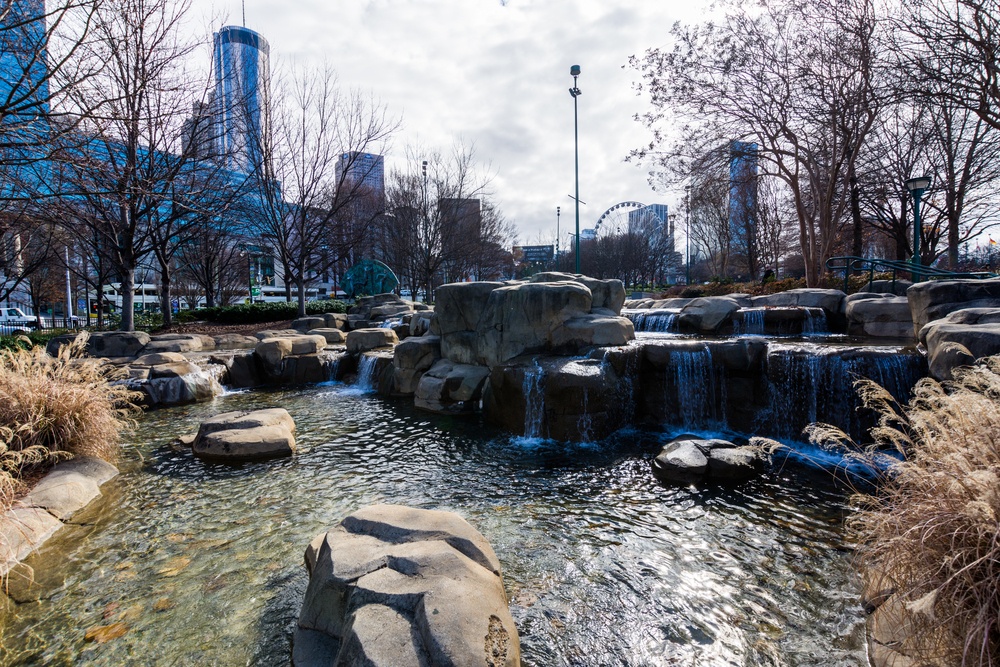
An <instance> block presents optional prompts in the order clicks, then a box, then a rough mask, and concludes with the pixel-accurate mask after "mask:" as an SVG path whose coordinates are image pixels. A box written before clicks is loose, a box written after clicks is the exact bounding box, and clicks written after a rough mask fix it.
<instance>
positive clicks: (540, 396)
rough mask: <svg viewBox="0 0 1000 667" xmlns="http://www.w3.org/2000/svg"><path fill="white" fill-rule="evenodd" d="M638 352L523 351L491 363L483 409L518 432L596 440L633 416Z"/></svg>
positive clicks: (499, 422) (531, 435) (540, 435)
mask: <svg viewBox="0 0 1000 667" xmlns="http://www.w3.org/2000/svg"><path fill="white" fill-rule="evenodd" d="M639 354H640V353H639V350H638V349H624V350H620V351H618V352H617V353H614V352H609V353H608V357H609V358H604V357H603V356H602V357H601V358H588V359H580V358H567V357H543V356H540V357H528V356H525V357H519V358H517V359H514V360H512V361H511V362H509V363H506V364H501V365H498V366H494V367H493V368H492V369H491V372H490V380H489V384H488V386H487V388H486V390H485V392H484V394H483V413H484V415H485V416H486V418H487V420H489V421H490V422H492V423H494V424H497V425H499V426H501V427H503V428H504V429H505V430H507V431H510V432H511V433H515V434H517V435H524V436H527V437H537V438H552V439H555V440H569V441H575V442H581V441H594V440H599V439H601V438H603V437H605V436H607V435H609V434H610V433H612V432H613V431H615V430H617V429H618V428H621V427H622V426H624V425H625V424H627V423H631V421H632V420H633V418H634V415H635V397H634V396H633V384H632V378H631V375H630V374H635V373H636V372H637V364H638V358H639ZM611 357H613V358H611Z"/></svg>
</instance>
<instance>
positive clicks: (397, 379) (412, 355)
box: [392, 336, 441, 396]
mask: <svg viewBox="0 0 1000 667" xmlns="http://www.w3.org/2000/svg"><path fill="white" fill-rule="evenodd" d="M440 358H441V337H440V336H418V337H415V338H413V337H411V338H407V339H406V340H404V341H403V342H402V343H400V344H399V345H397V346H396V349H395V351H394V354H393V359H392V366H393V389H392V393H393V394H394V395H397V396H409V395H412V394H413V393H414V392H416V390H417V385H418V384H419V383H420V378H421V377H423V375H424V373H425V372H427V371H428V370H429V369H430V368H431V366H433V365H434V363H435V362H436V361H437V360H438V359H440Z"/></svg>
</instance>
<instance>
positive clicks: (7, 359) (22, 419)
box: [0, 339, 139, 510]
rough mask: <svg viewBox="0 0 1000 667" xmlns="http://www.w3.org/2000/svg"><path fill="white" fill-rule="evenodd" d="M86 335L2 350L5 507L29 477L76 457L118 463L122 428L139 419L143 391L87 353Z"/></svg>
mask: <svg viewBox="0 0 1000 667" xmlns="http://www.w3.org/2000/svg"><path fill="white" fill-rule="evenodd" d="M84 345H85V341H84V340H83V339H79V340H78V341H76V342H75V343H73V344H71V345H66V346H64V347H63V348H62V350H61V351H60V353H59V356H58V357H56V358H53V357H51V356H49V355H47V354H46V353H45V350H44V349H42V348H40V347H36V348H33V349H30V350H3V351H0V510H5V509H6V508H7V507H9V505H10V502H11V501H12V499H13V498H14V496H15V494H16V493H17V492H18V491H19V490H20V489H21V478H22V476H23V475H24V474H25V473H26V472H28V471H30V470H32V469H37V467H38V466H41V465H46V464H50V463H52V462H54V461H57V460H59V459H64V458H71V457H73V456H97V457H100V458H102V459H104V460H106V461H110V462H114V461H115V460H116V458H117V455H118V450H119V445H120V441H121V435H122V432H123V431H124V430H126V429H128V428H130V427H131V426H132V424H133V417H134V415H135V414H136V412H137V410H138V409H137V408H136V403H137V401H138V399H139V394H138V393H137V392H134V391H132V390H130V389H128V388H127V387H125V386H124V385H121V384H114V380H116V379H118V376H117V375H116V371H115V370H114V369H113V367H110V366H107V365H105V364H102V363H100V362H98V361H97V360H93V359H86V358H83V349H84Z"/></svg>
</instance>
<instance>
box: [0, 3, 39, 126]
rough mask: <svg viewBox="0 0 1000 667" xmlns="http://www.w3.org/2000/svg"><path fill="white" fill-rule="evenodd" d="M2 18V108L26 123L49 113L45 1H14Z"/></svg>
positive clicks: (0, 36)
mask: <svg viewBox="0 0 1000 667" xmlns="http://www.w3.org/2000/svg"><path fill="white" fill-rule="evenodd" d="M4 4H9V5H10V6H9V7H6V8H5V9H6V10H7V11H6V12H5V13H4V14H2V15H0V106H2V107H3V108H4V109H5V110H6V111H7V112H8V113H10V114H11V117H8V118H6V119H5V121H6V122H11V121H13V122H16V123H23V122H25V121H31V120H35V119H39V118H44V117H46V116H47V115H48V113H49V83H48V73H49V70H48V63H47V62H46V58H47V52H48V49H47V45H46V35H45V21H46V16H45V0H13V2H12V3H4Z"/></svg>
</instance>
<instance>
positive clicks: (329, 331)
mask: <svg viewBox="0 0 1000 667" xmlns="http://www.w3.org/2000/svg"><path fill="white" fill-rule="evenodd" d="M307 334H308V335H310V336H322V337H323V338H325V339H326V343H327V345H343V344H344V343H345V342H347V334H345V333H344V332H343V331H341V330H340V329H333V328H329V327H322V328H319V329H310V330H309V331H308V332H307Z"/></svg>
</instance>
